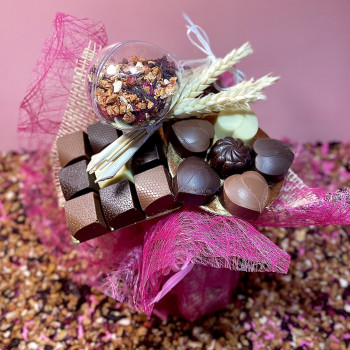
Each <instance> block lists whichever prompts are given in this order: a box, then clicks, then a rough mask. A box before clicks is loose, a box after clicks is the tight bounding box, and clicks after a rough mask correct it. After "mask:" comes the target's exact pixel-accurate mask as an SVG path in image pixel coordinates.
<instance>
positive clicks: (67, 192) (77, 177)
mask: <svg viewBox="0 0 350 350" xmlns="http://www.w3.org/2000/svg"><path fill="white" fill-rule="evenodd" d="M86 167H87V161H86V160H85V159H84V160H81V161H80V162H77V163H74V164H71V165H68V166H67V167H65V168H63V169H60V170H59V172H58V178H59V180H60V184H61V189H62V192H63V195H64V198H65V199H66V200H69V199H71V198H74V197H77V196H80V195H82V194H85V193H88V192H91V191H96V192H98V185H97V184H95V179H96V178H95V175H93V174H89V173H88V172H86Z"/></svg>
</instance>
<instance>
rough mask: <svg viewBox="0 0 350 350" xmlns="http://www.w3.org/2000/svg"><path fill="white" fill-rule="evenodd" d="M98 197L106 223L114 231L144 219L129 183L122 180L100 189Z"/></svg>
mask: <svg viewBox="0 0 350 350" xmlns="http://www.w3.org/2000/svg"><path fill="white" fill-rule="evenodd" d="M100 196H101V204H102V210H103V213H104V215H105V218H106V221H107V223H108V225H109V226H110V227H113V228H114V229H115V230H118V229H120V228H122V227H125V226H129V225H132V224H135V223H136V222H139V221H142V220H144V219H145V214H144V213H143V212H142V210H141V206H140V203H139V201H138V198H137V195H136V190H135V186H134V184H133V183H132V182H131V181H129V180H124V181H122V182H119V183H116V184H114V185H111V186H108V187H106V188H102V189H101V190H100Z"/></svg>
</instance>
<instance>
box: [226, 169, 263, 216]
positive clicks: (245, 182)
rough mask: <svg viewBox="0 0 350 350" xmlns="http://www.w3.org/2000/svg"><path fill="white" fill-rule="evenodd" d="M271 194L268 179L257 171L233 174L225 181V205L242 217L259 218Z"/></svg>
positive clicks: (234, 213)
mask: <svg viewBox="0 0 350 350" xmlns="http://www.w3.org/2000/svg"><path fill="white" fill-rule="evenodd" d="M269 195H270V190H269V186H268V184H267V182H266V180H265V179H264V178H263V176H262V175H260V174H259V173H258V172H256V171H247V172H245V173H243V174H236V175H231V176H230V177H228V178H227V179H226V180H225V181H224V186H223V199H224V207H225V208H226V210H227V211H228V212H230V213H231V214H232V215H234V216H237V217H240V218H242V219H246V220H255V219H257V218H258V217H259V215H260V214H261V212H262V211H263V210H264V209H265V207H266V205H267V203H268V199H269Z"/></svg>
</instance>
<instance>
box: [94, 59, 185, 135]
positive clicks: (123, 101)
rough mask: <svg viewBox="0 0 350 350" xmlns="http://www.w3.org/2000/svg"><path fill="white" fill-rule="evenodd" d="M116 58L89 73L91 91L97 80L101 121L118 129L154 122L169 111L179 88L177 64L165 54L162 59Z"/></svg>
mask: <svg viewBox="0 0 350 350" xmlns="http://www.w3.org/2000/svg"><path fill="white" fill-rule="evenodd" d="M113 58H115V57H113V56H112V57H110V58H109V59H108V61H107V62H106V63H105V64H104V65H103V67H102V69H101V67H100V69H97V67H96V66H92V67H91V68H90V71H89V73H88V82H89V83H90V88H91V86H92V84H91V83H92V82H93V81H95V103H96V108H97V110H98V114H99V116H100V118H102V119H103V120H104V121H106V122H108V123H110V124H112V125H113V126H115V127H116V128H118V129H129V128H131V127H142V126H147V125H151V124H152V123H155V122H156V121H157V119H158V118H159V117H161V116H162V115H164V114H165V113H166V112H167V111H168V109H169V106H170V101H171V97H172V96H173V95H174V93H175V92H176V90H177V89H178V84H179V82H178V76H177V66H176V64H175V62H174V61H173V60H171V58H169V55H165V54H164V55H163V56H161V57H159V58H149V57H148V58H146V57H138V56H130V58H126V57H123V58H121V59H120V60H115V59H113ZM97 74H98V76H96V75H97Z"/></svg>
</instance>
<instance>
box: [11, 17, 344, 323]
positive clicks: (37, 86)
mask: <svg viewBox="0 0 350 350" xmlns="http://www.w3.org/2000/svg"><path fill="white" fill-rule="evenodd" d="M53 27H54V30H53V32H52V34H51V36H50V37H49V38H48V40H47V41H46V42H45V44H44V48H43V51H42V55H41V58H40V59H39V61H38V62H37V65H36V67H35V69H34V72H33V81H32V84H31V86H30V88H29V91H28V93H27V95H26V96H25V98H24V100H23V103H22V105H21V115H20V119H19V126H18V130H19V136H20V138H21V142H22V145H23V147H26V148H27V149H31V150H36V151H35V152H31V153H28V157H27V162H26V163H25V164H24V165H23V167H22V175H23V177H22V178H23V185H22V195H23V203H24V205H25V207H26V212H27V215H28V217H29V218H30V219H31V222H32V225H33V226H34V227H35V229H36V231H37V233H38V235H39V237H40V240H41V241H42V242H43V243H44V244H45V245H46V247H47V249H48V250H49V251H50V252H52V253H53V254H54V255H55V256H56V257H57V259H58V262H59V263H61V264H65V265H66V266H67V268H68V271H69V274H70V277H71V278H72V279H73V280H75V281H77V282H79V283H88V284H90V285H93V286H98V287H99V288H101V290H102V291H103V292H104V293H106V294H107V295H110V296H111V297H113V298H115V299H117V300H119V301H121V302H125V303H127V304H129V305H130V306H131V307H133V308H135V309H136V310H138V311H144V312H146V313H147V315H150V314H151V313H152V311H153V309H154V308H155V310H157V312H158V314H159V315H163V316H166V315H167V314H168V313H169V312H171V313H180V314H182V315H183V316H185V317H186V318H187V319H189V320H194V319H196V318H198V317H200V316H202V315H204V314H206V313H208V312H211V311H214V310H216V309H218V308H221V307H224V306H225V305H226V304H227V303H228V302H229V300H230V297H231V295H232V291H233V290H234V289H235V288H236V286H237V281H238V275H239V271H248V272H250V271H261V272H263V271H265V272H277V273H287V271H288V266H289V262H290V256H289V255H288V254H287V253H285V252H284V251H283V250H282V249H280V248H279V247H278V246H276V245H275V244H274V243H273V242H272V241H270V240H269V239H268V238H267V237H266V236H264V235H263V234H262V233H261V232H259V230H258V229H257V227H259V226H281V227H291V226H297V225H328V224H350V191H349V189H346V190H343V191H338V192H334V193H329V192H327V191H324V190H320V189H312V188H308V187H306V186H305V185H304V184H303V183H302V182H301V181H300V179H299V178H298V177H297V176H296V175H295V174H293V173H292V172H291V173H289V175H288V177H287V178H286V180H285V183H284V186H283V188H282V190H281V193H280V196H279V198H278V199H277V200H276V201H275V202H274V203H273V205H272V206H271V207H270V208H269V209H267V210H265V212H264V213H263V215H261V216H260V218H259V220H258V221H256V222H253V223H248V222H246V221H243V220H240V219H237V218H233V217H222V216H218V215H213V214H210V213H207V212H204V211H202V210H200V209H196V208H191V207H183V208H182V209H181V210H179V211H177V212H174V213H172V214H169V215H167V216H165V217H162V218H161V219H158V220H155V219H154V220H151V221H149V222H147V223H141V224H138V225H134V226H133V227H131V228H126V229H122V230H119V231H117V232H112V233H109V234H108V235H105V236H102V237H99V238H96V239H94V240H91V241H89V242H86V243H83V244H80V245H78V246H75V245H73V244H72V243H71V240H70V233H69V231H68V228H67V226H66V223H65V218H64V211H63V210H62V208H60V207H58V205H57V200H56V193H55V188H54V185H53V181H52V178H51V169H50V165H49V162H48V151H47V150H49V149H50V148H51V146H52V143H53V142H54V139H55V135H56V133H57V131H58V128H59V125H60V121H61V119H62V117H63V113H64V110H65V107H66V104H67V99H68V96H69V90H70V84H71V82H72V76H73V69H74V67H75V63H76V60H77V59H78V58H79V57H80V55H81V53H82V52H83V50H84V48H85V47H86V46H87V45H88V42H89V41H90V40H91V41H94V42H95V43H97V44H98V45H101V46H104V45H106V44H107V35H106V32H105V30H104V27H103V25H101V24H94V23H92V22H90V21H89V20H87V19H83V20H79V19H76V18H73V17H71V16H67V15H64V14H58V15H57V16H56V19H55V20H54V23H53ZM302 162H303V158H302V156H298V157H296V160H295V164H294V166H295V169H297V168H298V167H300V166H302V165H301V164H302ZM67 256H68V257H69V258H68V259H67ZM63 257H65V258H64V259H63ZM83 262H85V264H84V263H83ZM72 266H74V269H72ZM87 266H88V268H86V267H87ZM218 269H220V271H219V270H218ZM168 292H170V293H168ZM174 300H175V301H176V303H174ZM174 305H176V307H174Z"/></svg>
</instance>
